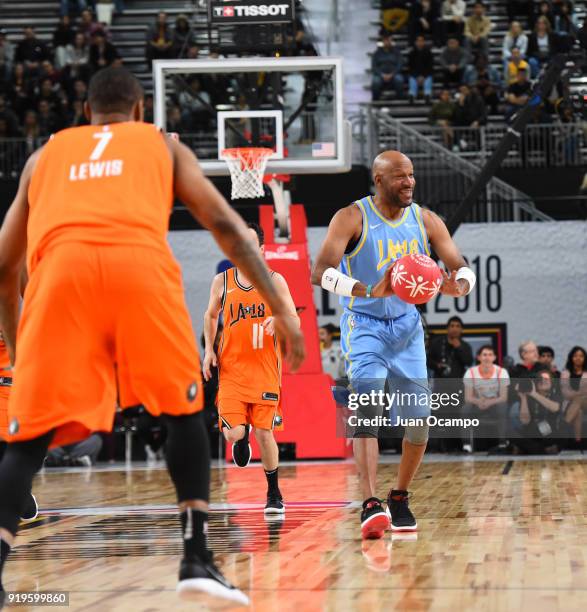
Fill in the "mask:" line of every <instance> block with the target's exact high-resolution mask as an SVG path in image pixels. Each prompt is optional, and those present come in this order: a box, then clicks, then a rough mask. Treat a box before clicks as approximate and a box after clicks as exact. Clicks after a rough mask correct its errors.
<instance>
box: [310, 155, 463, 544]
mask: <svg viewBox="0 0 587 612" xmlns="http://www.w3.org/2000/svg"><path fill="white" fill-rule="evenodd" d="M373 181H374V183H375V189H376V195H375V196H374V197H371V196H368V197H365V198H363V199H362V200H358V201H356V202H354V203H353V204H351V205H350V206H347V207H346V208H343V209H341V210H339V211H338V212H337V213H336V214H335V215H334V217H333V218H332V220H331V222H330V226H329V228H328V234H327V236H326V239H325V240H324V243H323V244H322V247H321V249H320V253H319V254H318V257H317V259H316V263H315V265H314V269H313V271H312V282H313V283H314V284H316V285H321V286H322V287H323V288H324V289H326V290H328V291H331V292H332V293H336V294H337V295H339V296H341V303H342V305H343V306H344V313H343V315H342V319H341V344H342V349H343V353H344V356H345V364H346V371H347V376H348V378H349V381H350V387H351V389H352V391H353V392H356V393H370V392H371V391H375V392H376V393H377V392H379V391H384V389H385V382H386V380H390V381H391V380H392V379H396V380H397V379H401V380H402V381H403V383H404V384H406V383H407V384H411V385H415V386H416V388H418V385H420V387H419V388H420V390H423V389H425V388H426V384H427V372H426V352H425V349H424V331H423V327H422V322H421V319H420V314H419V312H418V310H417V309H416V307H415V306H413V305H412V304H407V303H406V302H404V301H402V300H400V299H399V298H398V297H396V296H394V295H393V291H392V288H391V278H390V276H391V275H390V270H391V268H392V267H393V265H394V262H395V261H396V260H397V259H399V258H400V257H402V256H403V255H406V254H409V253H422V254H426V255H430V246H432V248H433V249H434V251H435V252H436V253H437V255H438V256H439V257H440V259H441V260H442V261H443V263H444V264H445V266H446V268H447V270H451V272H450V275H448V274H446V273H445V272H443V277H444V280H443V283H442V286H441V292H442V293H444V294H445V295H450V296H454V297H459V296H463V295H467V294H468V293H469V292H470V291H471V290H472V289H473V287H474V285H475V274H474V273H473V271H472V270H470V269H469V268H467V267H466V264H465V260H464V259H463V257H462V255H461V254H460V252H459V250H458V248H457V246H456V245H455V243H454V242H453V240H452V238H451V236H450V234H449V233H448V230H447V229H446V226H445V224H444V223H443V221H442V220H441V219H440V218H439V217H438V216H437V215H436V214H434V213H433V212H431V211H429V210H423V209H422V208H420V206H418V205H417V204H416V203H414V202H413V201H412V196H413V191H414V186H415V180H414V169H413V166H412V162H411V161H410V160H409V158H408V157H406V156H405V155H403V154H402V153H400V152H399V151H385V152H383V153H381V154H380V155H379V156H378V157H377V158H376V159H375V161H374V162H373ZM337 268H339V269H337ZM379 404H381V402H375V403H373V405H372V406H370V407H369V410H367V411H365V412H364V413H363V414H365V413H366V412H368V414H369V416H371V417H372V416H382V415H383V412H384V405H379ZM424 404H426V405H424V406H420V407H418V408H411V409H410V411H411V413H410V414H409V415H405V414H404V415H402V416H412V417H419V418H423V419H425V417H426V416H428V415H429V414H430V413H429V406H428V405H427V402H424ZM383 416H389V415H383ZM376 422H380V421H376ZM424 422H425V421H424ZM365 423H367V420H365ZM377 436H378V427H376V426H373V425H372V424H366V425H358V426H357V427H356V428H355V430H354V433H353V452H354V456H355V461H356V463H357V469H358V472H359V481H360V486H361V493H362V496H363V499H364V501H363V511H362V513H361V532H362V535H363V537H364V538H380V537H382V536H383V534H384V532H385V530H386V529H389V527H390V519H391V528H392V529H394V530H400V531H401V530H403V531H412V530H415V529H417V522H416V519H415V518H414V515H413V514H412V512H411V511H410V509H409V506H408V488H409V486H410V483H411V481H412V479H413V477H414V475H415V473H416V471H417V470H418V467H419V465H420V463H421V461H422V458H423V456H424V451H425V450H426V444H427V441H428V427H427V425H422V426H408V427H406V428H405V434H404V439H403V443H402V457H401V462H400V465H399V471H398V479H397V485H396V487H395V488H393V489H392V490H391V491H390V492H389V495H388V497H387V506H388V508H387V511H385V510H384V508H383V504H382V501H381V500H380V499H379V498H378V497H377V496H376V490H375V489H376V481H377V462H378V457H379V448H378V441H377Z"/></svg>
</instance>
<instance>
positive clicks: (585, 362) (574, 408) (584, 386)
mask: <svg viewBox="0 0 587 612" xmlns="http://www.w3.org/2000/svg"><path fill="white" fill-rule="evenodd" d="M560 383H561V390H562V393H563V397H564V399H565V400H566V402H565V421H566V422H567V423H568V424H569V425H571V426H572V427H573V433H574V435H575V441H576V442H581V435H582V427H583V411H584V410H587V352H586V351H585V349H584V348H583V347H582V346H574V347H573V348H572V349H571V350H570V352H569V356H568V357H567V363H566V365H565V369H564V370H563V373H562V374H561V379H560Z"/></svg>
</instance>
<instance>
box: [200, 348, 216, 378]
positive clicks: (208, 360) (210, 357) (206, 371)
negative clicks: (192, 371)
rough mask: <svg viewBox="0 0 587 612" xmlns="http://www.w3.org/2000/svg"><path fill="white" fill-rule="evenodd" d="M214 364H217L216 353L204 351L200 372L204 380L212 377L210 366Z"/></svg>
mask: <svg viewBox="0 0 587 612" xmlns="http://www.w3.org/2000/svg"><path fill="white" fill-rule="evenodd" d="M212 366H214V367H217V366H218V359H217V358H216V353H214V352H213V351H211V352H206V353H204V363H203V364H202V374H203V375H204V380H206V381H208V380H210V379H211V378H212V372H211V371H210V368H211V367H212Z"/></svg>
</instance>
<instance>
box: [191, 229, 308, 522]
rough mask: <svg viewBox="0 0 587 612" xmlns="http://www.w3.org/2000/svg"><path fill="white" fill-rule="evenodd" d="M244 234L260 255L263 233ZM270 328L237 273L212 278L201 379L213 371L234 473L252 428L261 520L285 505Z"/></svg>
mask: <svg viewBox="0 0 587 612" xmlns="http://www.w3.org/2000/svg"><path fill="white" fill-rule="evenodd" d="M249 228H250V229H249V233H250V234H251V239H252V241H254V244H255V246H256V247H257V248H258V249H259V250H260V252H261V253H262V252H263V250H264V248H263V244H264V234H263V230H262V229H261V228H260V227H259V226H258V225H257V224H256V223H250V224H249ZM272 274H273V280H274V281H275V285H276V287H277V290H278V292H279V293H280V295H281V296H282V297H283V301H284V302H285V303H286V304H287V305H288V315H289V316H290V317H291V320H292V322H294V323H295V324H296V325H298V326H299V325H300V319H299V317H298V314H297V312H296V307H295V304H294V302H293V299H292V297H291V294H290V292H289V288H288V286H287V283H286V282H285V279H284V278H283V276H281V274H278V273H277V272H273V273H272ZM220 312H222V315H223V323H224V327H223V331H222V339H221V341H220V344H219V347H218V357H217V356H216V354H215V353H214V338H216V330H217V328H218V316H219V315H220ZM273 323H274V319H273V316H272V311H271V307H270V305H269V304H268V303H267V301H266V300H265V299H263V296H262V295H261V294H260V293H259V292H258V291H257V289H256V288H255V287H254V285H253V284H252V283H251V282H250V281H249V279H248V277H247V276H246V275H245V273H244V272H243V271H242V270H240V269H239V268H231V269H229V270H226V271H225V272H223V273H222V274H217V275H216V276H215V277H214V280H213V281H212V286H211V288H210V302H209V304H208V310H206V313H205V315H204V338H205V343H206V348H205V355H204V365H203V370H204V378H205V379H206V380H209V379H210V377H211V373H210V366H211V365H218V366H219V369H218V373H219V384H218V414H219V417H220V428H221V429H222V432H223V433H224V437H225V438H226V440H227V441H228V442H232V458H233V461H234V462H235V463H236V465H238V466H239V467H246V466H247V465H248V464H249V461H250V460H251V445H250V444H249V433H250V431H251V427H253V428H254V432H255V438H256V439H257V442H258V443H259V447H260V449H261V461H262V463H263V468H264V470H265V476H266V478H267V504H266V506H265V514H283V513H284V512H285V505H284V503H283V498H282V496H281V492H280V490H279V482H278V465H279V451H278V448H277V443H276V442H275V438H274V437H273V429H274V428H280V429H281V427H282V414H281V409H280V400H281V351H280V349H279V345H278V344H277V339H276V337H275V330H274V325H273ZM266 336H267V337H266Z"/></svg>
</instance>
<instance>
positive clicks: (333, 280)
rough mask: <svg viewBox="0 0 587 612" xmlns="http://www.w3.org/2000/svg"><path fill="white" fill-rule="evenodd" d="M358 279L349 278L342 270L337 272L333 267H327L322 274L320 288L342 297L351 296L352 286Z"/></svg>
mask: <svg viewBox="0 0 587 612" xmlns="http://www.w3.org/2000/svg"><path fill="white" fill-rule="evenodd" d="M358 282H359V281H358V280H357V279H355V278H351V277H350V276H347V275H346V274H343V273H342V272H339V271H338V270H336V269H335V268H327V269H326V270H324V273H323V274H322V282H321V285H322V288H323V289H326V291H331V292H332V293H336V295H342V296H344V297H351V296H352V295H353V287H354V286H355V285H356V284H357V283H358Z"/></svg>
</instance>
